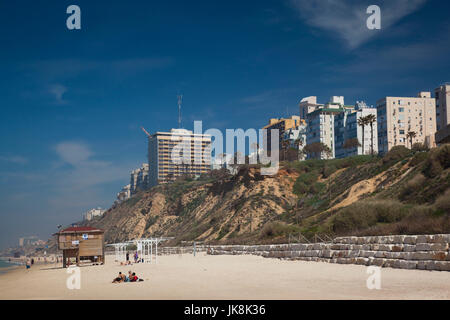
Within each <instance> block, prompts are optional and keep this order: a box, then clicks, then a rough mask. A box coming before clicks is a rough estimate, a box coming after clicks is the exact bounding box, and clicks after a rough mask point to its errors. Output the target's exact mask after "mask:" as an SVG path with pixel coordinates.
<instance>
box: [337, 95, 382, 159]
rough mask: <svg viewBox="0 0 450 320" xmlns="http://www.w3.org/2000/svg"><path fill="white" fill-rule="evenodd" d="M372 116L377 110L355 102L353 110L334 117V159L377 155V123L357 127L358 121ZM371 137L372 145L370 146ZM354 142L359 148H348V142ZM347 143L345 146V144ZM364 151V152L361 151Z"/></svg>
mask: <svg viewBox="0 0 450 320" xmlns="http://www.w3.org/2000/svg"><path fill="white" fill-rule="evenodd" d="M369 114H372V115H374V116H375V117H376V115H377V109H376V108H373V107H369V106H367V105H366V104H365V103H364V102H362V101H361V102H360V101H357V102H356V105H355V109H354V110H351V111H350V112H342V113H340V114H338V115H336V116H335V119H334V132H335V156H336V158H346V157H351V156H356V155H362V154H370V153H371V151H372V148H373V153H374V154H376V153H378V130H377V122H375V123H373V124H372V127H371V126H370V125H367V126H364V140H363V128H362V126H360V125H358V120H359V119H360V118H362V117H366V116H368V115H369ZM372 137H373V145H372ZM350 140H356V141H358V142H359V143H360V146H357V147H356V146H355V147H349V145H348V142H349V141H350ZM346 143H347V144H346ZM363 150H364V151H363Z"/></svg>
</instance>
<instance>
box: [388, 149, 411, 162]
mask: <svg viewBox="0 0 450 320" xmlns="http://www.w3.org/2000/svg"><path fill="white" fill-rule="evenodd" d="M410 155H411V150H409V149H408V148H406V147H404V146H395V147H393V148H392V149H391V150H389V152H388V153H386V155H385V156H384V157H383V163H384V164H388V163H389V164H394V163H397V162H398V161H400V160H403V159H405V158H407V157H409V156H410Z"/></svg>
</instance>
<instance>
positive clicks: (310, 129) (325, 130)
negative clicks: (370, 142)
mask: <svg viewBox="0 0 450 320" xmlns="http://www.w3.org/2000/svg"><path fill="white" fill-rule="evenodd" d="M330 100H331V101H330V102H328V103H327V104H325V105H324V106H319V107H318V108H317V109H316V110H315V111H313V112H310V113H308V114H307V117H306V122H307V125H308V126H307V130H306V143H307V145H311V144H313V143H323V144H324V145H326V146H327V147H328V148H329V149H330V151H331V155H327V154H326V153H324V152H322V153H321V154H320V155H316V157H317V158H320V159H332V158H334V157H335V146H334V140H335V138H334V135H335V132H334V130H335V126H334V118H335V116H336V115H338V114H341V113H344V112H351V111H352V110H353V108H354V106H346V105H344V97H342V96H334V97H331V99H330ZM311 157H312V156H311V155H308V158H311Z"/></svg>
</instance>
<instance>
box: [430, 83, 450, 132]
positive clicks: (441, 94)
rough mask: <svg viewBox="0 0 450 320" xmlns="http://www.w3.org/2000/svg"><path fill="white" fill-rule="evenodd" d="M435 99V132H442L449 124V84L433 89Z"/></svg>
mask: <svg viewBox="0 0 450 320" xmlns="http://www.w3.org/2000/svg"><path fill="white" fill-rule="evenodd" d="M434 96H435V99H436V124H437V125H436V130H438V131H439V130H442V129H444V128H446V127H447V125H448V124H450V109H449V107H450V84H443V85H441V86H439V87H438V88H436V89H434Z"/></svg>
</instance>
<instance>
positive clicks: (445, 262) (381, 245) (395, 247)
mask: <svg viewBox="0 0 450 320" xmlns="http://www.w3.org/2000/svg"><path fill="white" fill-rule="evenodd" d="M449 244H450V234H438V235H418V236H409V235H408V236H400V235H399V236H372V237H340V238H335V239H334V240H333V242H332V243H307V244H306V243H295V244H277V245H252V246H245V245H233V246H211V247H210V249H209V250H208V254H211V255H220V254H231V255H240V254H253V255H259V256H262V257H266V258H280V259H289V260H304V261H316V262H329V263H340V264H359V265H365V266H370V265H374V266H380V267H390V268H400V269H420V270H437V271H450V253H449Z"/></svg>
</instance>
